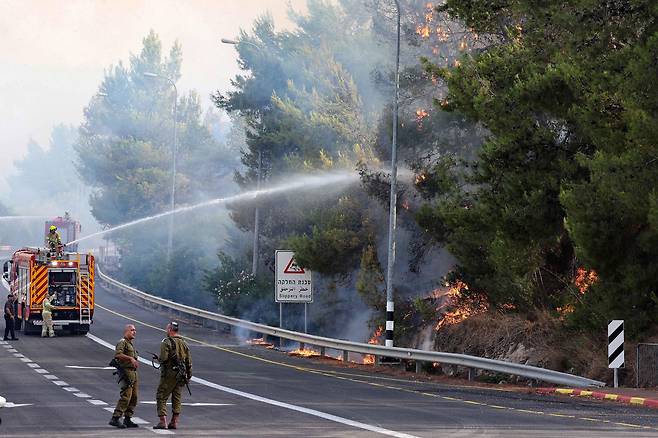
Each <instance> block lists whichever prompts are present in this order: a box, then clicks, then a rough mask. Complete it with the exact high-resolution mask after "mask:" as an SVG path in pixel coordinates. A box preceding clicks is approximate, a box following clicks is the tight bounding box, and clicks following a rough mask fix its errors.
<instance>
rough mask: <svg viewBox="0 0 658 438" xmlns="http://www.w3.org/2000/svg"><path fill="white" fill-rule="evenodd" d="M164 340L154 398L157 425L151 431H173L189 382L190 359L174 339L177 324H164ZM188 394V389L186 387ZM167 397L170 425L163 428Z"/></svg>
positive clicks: (180, 341)
mask: <svg viewBox="0 0 658 438" xmlns="http://www.w3.org/2000/svg"><path fill="white" fill-rule="evenodd" d="M166 331H167V337H166V338H164V339H163V340H162V342H161V343H160V356H159V357H158V356H155V355H154V359H157V360H158V361H159V362H160V384H159V385H158V390H157V392H156V395H155V400H156V403H157V410H158V417H160V422H159V423H158V424H156V425H155V426H153V429H167V428H169V429H177V428H178V416H179V415H180V412H181V398H182V392H183V387H185V386H187V384H188V382H189V380H190V379H191V378H192V356H191V355H190V348H189V347H188V346H187V343H186V342H185V340H183V338H181V337H180V336H178V323H177V322H173V321H172V322H170V323H169V324H167V329H166ZM187 389H188V391H189V386H187ZM170 395H171V421H170V422H169V424H167V399H168V398H169V396H170Z"/></svg>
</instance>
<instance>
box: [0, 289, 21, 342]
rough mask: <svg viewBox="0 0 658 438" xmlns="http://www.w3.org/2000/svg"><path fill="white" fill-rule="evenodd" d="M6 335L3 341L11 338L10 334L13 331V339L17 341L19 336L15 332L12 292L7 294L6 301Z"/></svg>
mask: <svg viewBox="0 0 658 438" xmlns="http://www.w3.org/2000/svg"><path fill="white" fill-rule="evenodd" d="M4 315H5V336H4V337H3V338H2V340H3V341H8V340H9V334H10V333H11V340H12V341H16V340H18V338H17V337H16V334H15V333H14V322H15V316H14V296H13V295H12V294H9V295H7V302H6V303H5V310H4Z"/></svg>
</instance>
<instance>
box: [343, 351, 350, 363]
mask: <svg viewBox="0 0 658 438" xmlns="http://www.w3.org/2000/svg"><path fill="white" fill-rule="evenodd" d="M349 355H350V352H349V351H347V350H343V363H347V362H348V359H349Z"/></svg>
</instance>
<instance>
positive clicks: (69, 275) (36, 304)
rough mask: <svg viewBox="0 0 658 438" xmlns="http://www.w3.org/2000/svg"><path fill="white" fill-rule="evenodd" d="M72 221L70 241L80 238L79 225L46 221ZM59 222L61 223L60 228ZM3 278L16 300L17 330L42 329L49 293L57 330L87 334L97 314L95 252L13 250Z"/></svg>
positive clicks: (68, 239) (65, 219)
mask: <svg viewBox="0 0 658 438" xmlns="http://www.w3.org/2000/svg"><path fill="white" fill-rule="evenodd" d="M63 221H67V222H68V223H69V224H70V223H73V225H72V226H70V228H71V233H69V234H67V235H66V240H65V239H64V238H63V239H62V241H63V242H70V241H72V240H75V239H76V238H77V232H79V229H80V228H79V225H77V226H76V225H75V224H77V222H74V221H71V220H70V218H68V217H65V218H57V219H55V220H54V221H49V222H47V223H46V230H48V228H49V227H50V225H52V224H53V223H56V224H59V225H61V223H62V222H63ZM59 225H56V226H58V228H59ZM3 271H4V272H3V278H4V279H5V280H6V281H7V282H8V283H9V286H10V291H11V293H12V294H13V295H14V296H15V297H16V298H17V300H16V301H15V306H16V307H15V314H16V329H17V330H21V329H22V330H23V332H24V333H26V334H30V333H37V332H40V331H41V326H42V325H43V320H42V318H41V311H42V309H43V306H42V305H43V300H44V299H45V298H46V296H47V295H52V294H54V295H55V298H54V300H53V301H51V304H53V306H55V308H54V310H53V312H52V316H53V325H54V327H55V329H68V330H69V331H70V332H71V333H73V334H86V333H87V332H88V331H89V326H90V324H91V323H92V320H93V316H94V275H95V261H94V256H93V255H92V254H81V253H79V252H76V251H72V252H67V251H60V252H52V251H50V250H49V249H46V248H33V247H26V248H22V249H19V250H18V251H16V252H14V254H13V256H12V258H11V260H8V261H6V262H5V263H4V266H3Z"/></svg>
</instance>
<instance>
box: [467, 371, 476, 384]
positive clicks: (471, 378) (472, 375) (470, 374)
mask: <svg viewBox="0 0 658 438" xmlns="http://www.w3.org/2000/svg"><path fill="white" fill-rule="evenodd" d="M474 377H475V370H474V369H473V368H469V369H468V381H469V382H470V381H472V380H473V378H474Z"/></svg>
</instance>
